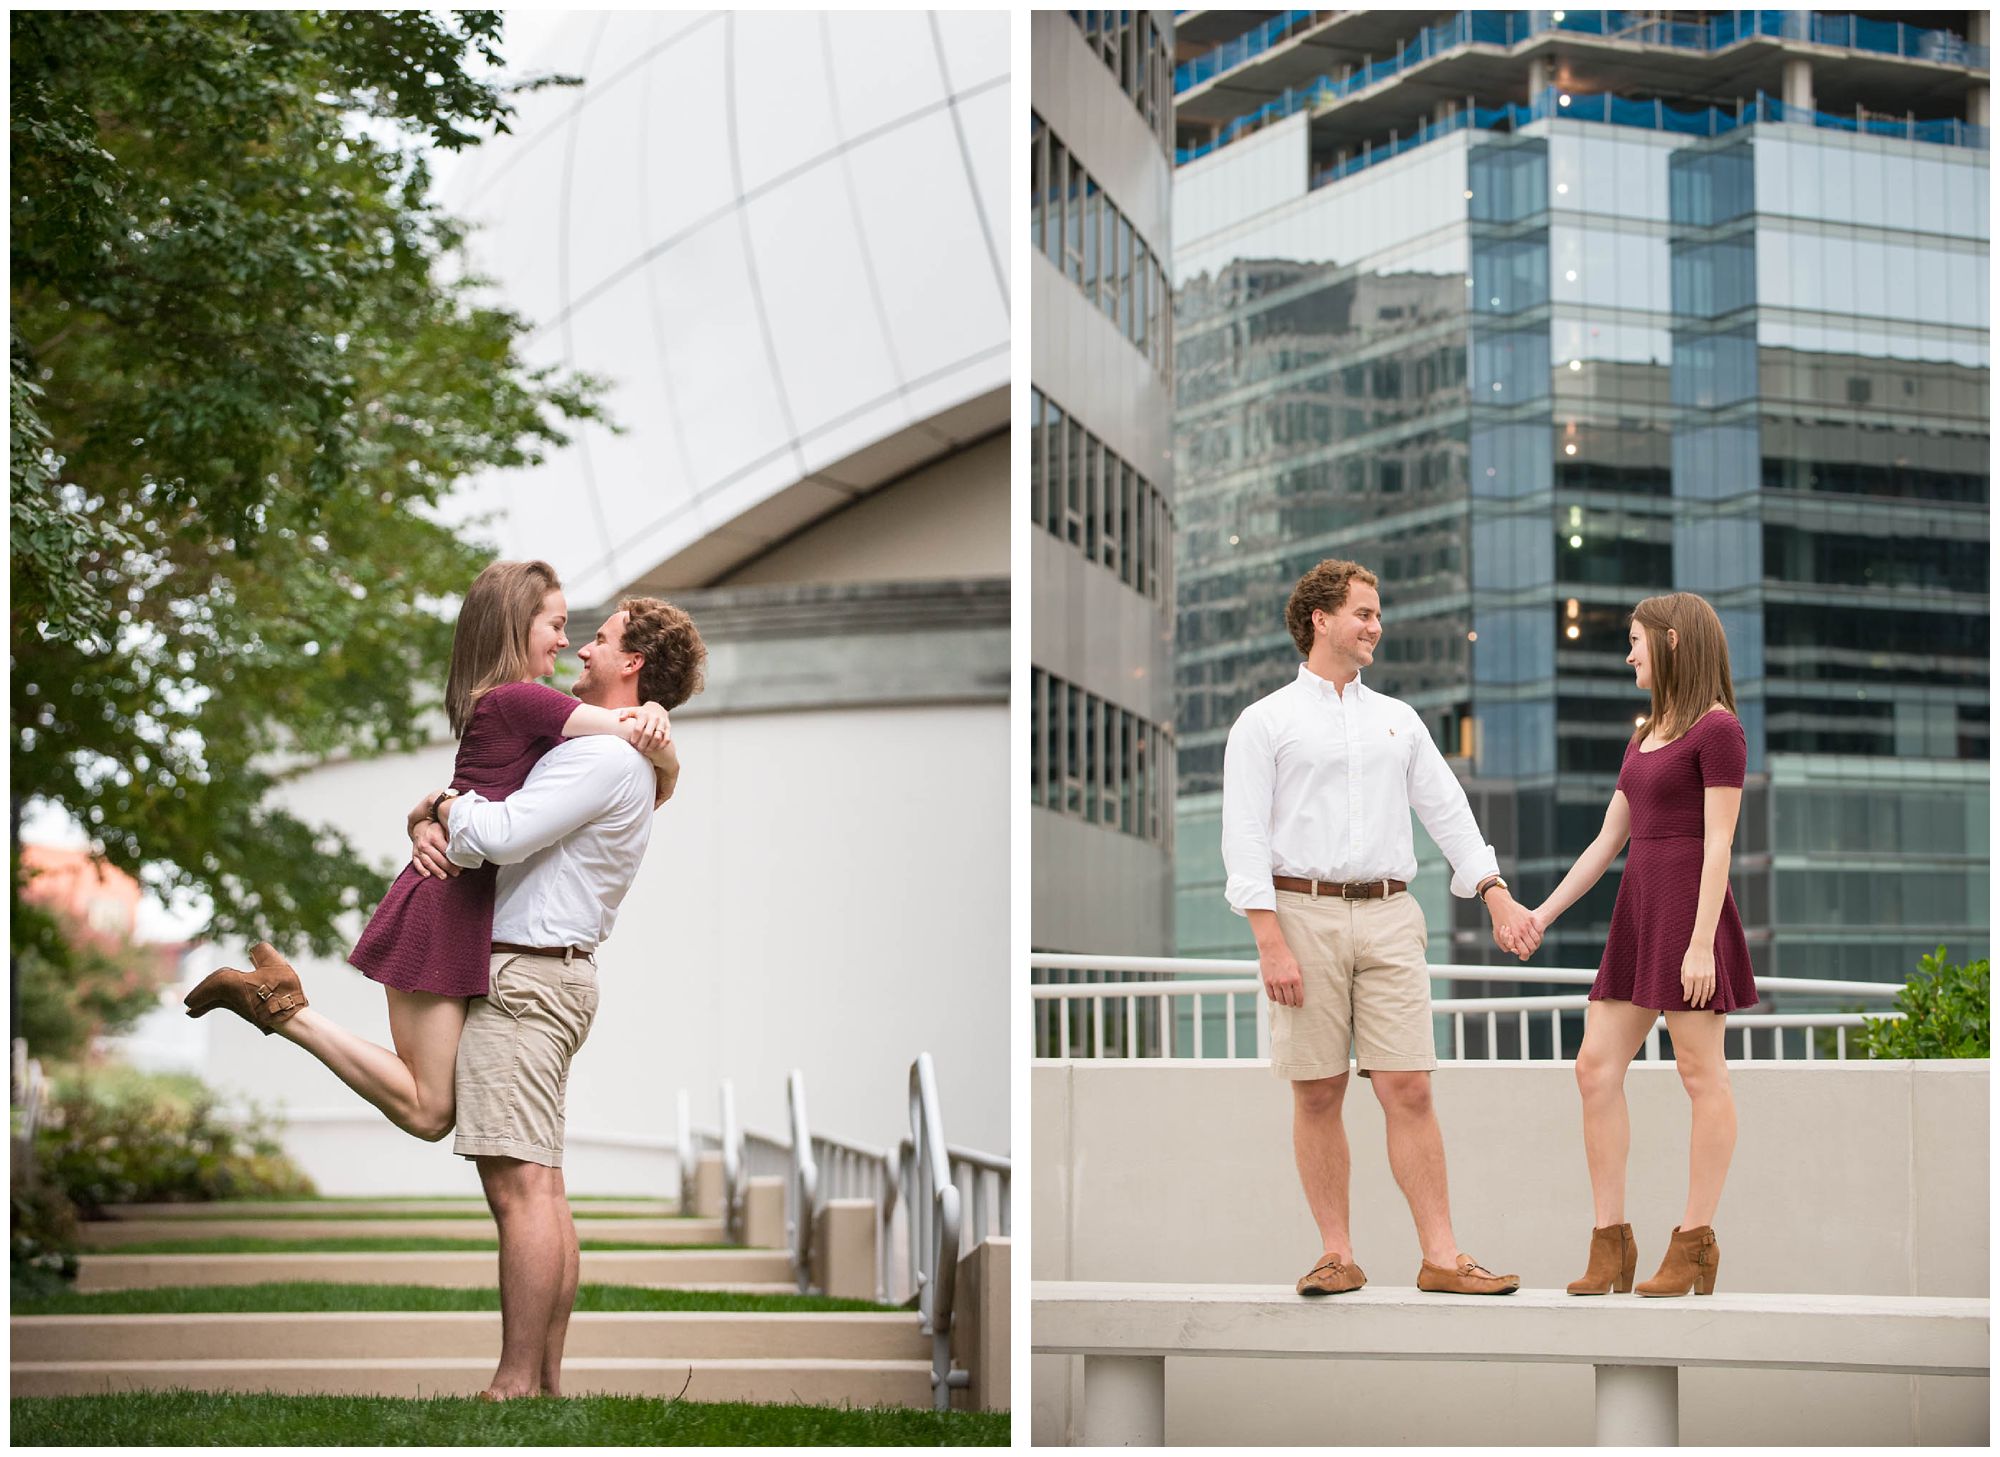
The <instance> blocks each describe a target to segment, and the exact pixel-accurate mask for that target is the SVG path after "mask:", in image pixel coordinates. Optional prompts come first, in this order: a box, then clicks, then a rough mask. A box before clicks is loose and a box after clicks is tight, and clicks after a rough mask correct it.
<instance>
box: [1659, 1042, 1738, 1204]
mask: <svg viewBox="0 0 2000 1457" xmlns="http://www.w3.org/2000/svg"><path fill="white" fill-rule="evenodd" d="M1728 1020H1729V1019H1728V1018H1727V1017H1725V1016H1723V1015H1722V1014H1721V1013H1719V1012H1708V1011H1700V1012H1669V1013H1667V1031H1668V1032H1670V1033H1672V1034H1673V1038H1674V1063H1675V1065H1676V1066H1677V1067H1679V1068H1680V1073H1681V1086H1682V1087H1684V1088H1686V1089H1687V1095H1688V1101H1689V1102H1690V1103H1692V1104H1693V1105H1694V1121H1693V1127H1692V1128H1691V1129H1690V1130H1689V1133H1688V1199H1687V1209H1686V1211H1685V1212H1684V1213H1683V1214H1682V1215H1681V1228H1682V1229H1700V1228H1701V1227H1702V1226H1704V1225H1708V1224H1713V1223H1714V1222H1715V1206H1716V1205H1718V1204H1720V1203H1721V1202H1722V1181H1723V1180H1724V1179H1726V1178H1728V1177H1729V1160H1730V1156H1731V1155H1733V1154H1734V1153H1735V1152H1736V1097H1735V1095H1734V1094H1733V1093H1731V1092H1730V1090H1729V1068H1728V1067H1727V1065H1726V1064H1725V1063H1724V1062H1723V1060H1722V1034H1723V1032H1724V1031H1725V1030H1726V1029H1725V1026H1724V1024H1725V1023H1726V1022H1727V1021H1728Z"/></svg>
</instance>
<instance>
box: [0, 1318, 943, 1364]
mask: <svg viewBox="0 0 2000 1457" xmlns="http://www.w3.org/2000/svg"><path fill="white" fill-rule="evenodd" d="M919 1320H920V1318H919V1317H918V1316H917V1315H916V1314H915V1313H914V1312H901V1311H897V1312H873V1311H860V1312H852V1313H849V1312H828V1313H824V1314H821V1313H799V1314H792V1313H789V1312H764V1311H745V1312H738V1311H579V1312H577V1313H576V1314H575V1315H573V1316H571V1317H570V1323H569V1336H568V1339H567V1342H566V1344H565V1347H564V1350H565V1354H567V1355H568V1356H569V1357H571V1358H572V1359H587V1360H599V1359H608V1358H613V1357H635V1358H642V1359H646V1360H676V1359H678V1360H695V1359H703V1360H708V1359H717V1360H720V1359H728V1360H745V1359H758V1360H808V1359H813V1358H827V1359H837V1360H843V1361H927V1360H929V1359H930V1341H929V1339H928V1337H926V1336H925V1335H924V1334H923V1332H922V1330H921V1329H920V1328H919ZM13 1337H14V1343H13V1348H12V1349H13V1359H14V1360H15V1361H27V1362H34V1363H38V1364H44V1365H47V1364H58V1363H66V1364H75V1363H77V1362H91V1361H121V1362H147V1361H154V1362H157V1361H173V1360H180V1361H266V1360H269V1361H280V1362H303V1361H321V1360H335V1361H346V1360H355V1361H361V1360H374V1359H377V1358H381V1359H393V1360H415V1359H419V1358H424V1357H436V1358H438V1359H440V1360H460V1359H466V1360H469V1359H473V1358H478V1359H481V1360H486V1361H493V1360H497V1359H498V1358H499V1354H500V1312H499V1311H497V1310H495V1311H410V1312H402V1311H355V1310H340V1311H315V1312H309V1313H306V1312H282V1313H280V1312H266V1311H256V1312H241V1313H229V1314H222V1315H23V1316H15V1317H14V1318H13Z"/></svg>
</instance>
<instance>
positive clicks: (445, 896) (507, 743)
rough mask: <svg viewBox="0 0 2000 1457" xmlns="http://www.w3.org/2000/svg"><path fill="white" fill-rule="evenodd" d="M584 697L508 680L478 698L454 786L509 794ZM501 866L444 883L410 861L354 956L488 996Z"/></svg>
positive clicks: (382, 972)
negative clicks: (496, 887)
mask: <svg viewBox="0 0 2000 1457" xmlns="http://www.w3.org/2000/svg"><path fill="white" fill-rule="evenodd" d="M574 712H576V700H575V699H574V698H572V697H570V696H569V695H568V694H567V693H562V692H558V691H557V690H556V689H554V688H550V687H547V686H545V685H544V684H541V683H503V684H501V685H500V686H499V687H498V688H491V689H488V690H487V691H486V692H485V693H484V694H482V695H481V696H480V699H479V702H478V703H476V704H475V705H473V709H472V721H471V722H470V723H468V724H467V725H466V726H465V735H464V737H463V738H461V739H460V740H459V741H458V758H457V760H456V761H455V762H454V763H453V765H452V774H451V787H452V788H453V789H458V790H466V789H470V790H475V791H477V792H478V794H479V795H480V796H481V797H482V798H484V799H505V798H506V797H507V796H508V795H510V794H512V793H513V792H514V791H515V790H517V789H519V788H520V787H521V786H522V785H523V784H525V783H526V782H527V779H528V771H529V770H530V769H532V768H534V767H535V765H536V763H538V762H539V761H540V759H541V757H542V755H544V754H546V753H547V752H548V751H549V750H550V749H552V748H554V747H555V746H556V745H557V744H559V743H561V742H562V731H563V725H564V724H565V723H567V722H568V721H569V716H570V715H571V714H572V713H574ZM497 874H498V872H497V870H496V868H495V867H494V866H493V865H491V864H487V865H482V866H480V867H479V869H477V870H467V871H465V872H464V873H462V874H460V875H455V876H452V877H451V878H449V879H446V880H439V879H437V878H436V877H435V876H427V875H419V874H418V873H417V868H416V866H415V865H414V864H411V865H406V866H404V867H403V873H402V874H401V875H399V876H397V877H396V883H395V884H394V885H392V886H390V887H389V893H388V894H387V895H385V896H383V897H382V904H380V905H379V906H377V907H375V914H374V915H373V916H372V917H370V918H369V921H368V928H367V929H366V930H365V931H363V932H362V933H361V939H360V940H359V941H357V942H355V943H354V949H353V950H352V951H350V952H348V954H347V959H348V962H349V963H350V964H351V965H354V966H358V967H360V968H361V971H362V974H363V975H364V976H366V977H368V978H369V979H370V980H371V981H379V982H381V983H382V984H383V985H385V986H392V987H395V988H397V989H398V990H400V991H406V992H431V993H434V994H435V995H438V996H444V997H483V996H485V995H486V986H487V971H488V968H489V967H490V966H491V965H492V952H493V890H494V882H495V876H496V875H497Z"/></svg>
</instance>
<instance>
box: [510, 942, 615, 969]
mask: <svg viewBox="0 0 2000 1457" xmlns="http://www.w3.org/2000/svg"><path fill="white" fill-rule="evenodd" d="M493 949H494V950H495V951H498V952H499V953H500V954H501V955H503V956H547V957H550V958H552V959H553V960H556V961H570V960H576V961H588V962H591V963H593V964H595V963H596V961H597V952H596V951H595V950H591V949H587V948H585V947H582V946H516V945H515V944H514V943H513V942H511V941H495V942H494V943H493Z"/></svg>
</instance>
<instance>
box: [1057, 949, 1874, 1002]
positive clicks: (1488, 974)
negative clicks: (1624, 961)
mask: <svg viewBox="0 0 2000 1457" xmlns="http://www.w3.org/2000/svg"><path fill="white" fill-rule="evenodd" d="M1028 965H1029V967H1030V968H1032V969H1034V970H1036V971H1111V972H1139V973H1158V974H1161V975H1167V976H1182V975H1186V974H1188V973H1202V974H1206V975H1207V976H1210V977H1213V978H1216V979H1218V980H1225V979H1229V978H1234V977H1251V978H1254V977H1256V976H1257V974H1258V969H1257V962H1256V960H1255V959H1254V958H1251V959H1247V960H1239V959H1232V958H1223V957H1193V956H1067V955H1064V954H1062V953H1061V952H1054V951H1036V952H1032V953H1030V954H1029V956H1028ZM1424 970H1425V971H1427V972H1428V973H1429V974H1430V976H1431V978H1432V980H1434V981H1499V982H1526V983H1530V984H1532V983H1534V982H1555V983H1558V984H1561V985H1575V986H1589V985H1590V984H1591V983H1592V982H1594V981H1596V980H1597V971H1598V969H1597V968H1596V967H1594V966H1506V965H1499V966H1479V965H1459V964H1457V963H1453V962H1436V961H1433V962H1429V963H1427V964H1426V965H1425V967H1424ZM1126 985H1127V983H1124V982H1049V983H1037V984H1036V985H1035V986H1034V987H1033V988H1032V990H1033V992H1034V994H1035V995H1036V996H1038V997H1041V996H1057V995H1060V994H1061V993H1062V992H1064V991H1066V990H1068V989H1071V988H1074V987H1079V986H1080V987H1083V988H1085V989H1086V991H1087V990H1088V989H1089V988H1092V987H1099V988H1101V987H1105V986H1116V987H1118V988H1120V989H1121V991H1122V990H1123V988H1124V987H1125V986H1126ZM1136 985H1139V986H1145V985H1149V983H1145V982H1139V983H1136ZM1167 985H1172V986H1176V987H1183V988H1190V989H1191V988H1192V987H1193V986H1194V983H1193V982H1186V981H1177V982H1172V983H1167ZM1202 989H1203V990H1204V991H1215V990H1221V989H1222V988H1216V987H1210V986H1208V985H1207V984H1206V983H1203V985H1202ZM1236 990H1255V988H1236ZM1757 990H1758V991H1760V992H1797V993H1800V994H1802V995H1811V996H1835V997H1860V998H1863V999H1864V1000H1881V1001H1894V1000H1895V998H1896V996H1897V994H1898V993H1900V992H1901V991H1902V990H1903V983H1901V982H1899V981H1843V980H1840V979H1838V978H1830V977H1803V976H1760V977H1758V978H1757Z"/></svg>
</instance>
